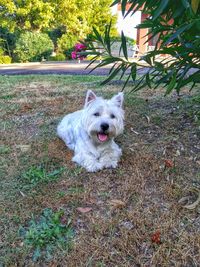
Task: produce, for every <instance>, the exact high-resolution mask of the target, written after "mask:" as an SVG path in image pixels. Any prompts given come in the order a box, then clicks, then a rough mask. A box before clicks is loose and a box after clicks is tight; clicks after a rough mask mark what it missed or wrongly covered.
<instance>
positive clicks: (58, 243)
mask: <svg viewBox="0 0 200 267" xmlns="http://www.w3.org/2000/svg"><path fill="white" fill-rule="evenodd" d="M19 234H20V236H21V238H22V241H23V242H24V244H25V246H28V247H29V248H30V250H32V259H33V261H34V262H35V261H37V260H39V259H45V260H50V259H52V257H53V254H54V251H55V250H57V249H60V250H65V251H69V250H71V249H72V244H73V238H74V230H73V228H72V226H71V220H70V219H67V217H66V215H65V213H64V211H63V210H59V211H57V212H53V211H52V209H44V211H43V213H42V214H41V216H40V217H39V218H35V217H34V216H33V217H32V219H31V220H30V222H29V223H28V226H24V227H20V229H19Z"/></svg>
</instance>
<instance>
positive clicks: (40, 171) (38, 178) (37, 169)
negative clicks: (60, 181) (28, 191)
mask: <svg viewBox="0 0 200 267" xmlns="http://www.w3.org/2000/svg"><path fill="white" fill-rule="evenodd" d="M47 168H48V166H45V164H41V165H39V166H31V167H30V168H29V169H28V170H27V171H26V172H24V173H23V174H22V180H23V182H25V183H26V186H25V187H27V186H28V187H30V186H31V187H34V186H36V185H38V184H39V183H48V182H51V181H55V180H56V179H57V178H58V177H59V175H60V174H61V173H62V172H63V171H64V168H63V167H57V168H53V169H51V170H50V171H48V170H47Z"/></svg>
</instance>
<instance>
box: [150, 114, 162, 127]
mask: <svg viewBox="0 0 200 267" xmlns="http://www.w3.org/2000/svg"><path fill="white" fill-rule="evenodd" d="M151 121H152V123H153V124H156V125H158V126H161V125H162V122H163V117H162V115H159V114H155V115H153V116H152V117H151Z"/></svg>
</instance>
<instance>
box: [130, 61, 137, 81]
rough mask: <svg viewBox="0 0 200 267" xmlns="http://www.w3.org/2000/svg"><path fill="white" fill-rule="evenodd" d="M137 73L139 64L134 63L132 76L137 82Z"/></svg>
mask: <svg viewBox="0 0 200 267" xmlns="http://www.w3.org/2000/svg"><path fill="white" fill-rule="evenodd" d="M136 74H137V65H136V64H134V65H133V66H132V67H131V77H132V80H133V81H134V82H135V79H136Z"/></svg>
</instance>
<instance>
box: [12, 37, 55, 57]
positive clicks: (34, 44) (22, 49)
mask: <svg viewBox="0 0 200 267" xmlns="http://www.w3.org/2000/svg"><path fill="white" fill-rule="evenodd" d="M53 49H54V46H53V42H52V41H51V39H50V38H49V36H48V35H47V34H46V33H34V32H25V33H22V34H21V35H20V37H19V39H17V41H16V48H15V54H16V58H17V60H18V61H20V62H26V61H41V60H42V59H43V58H48V57H49V56H50V55H51V53H52V51H53Z"/></svg>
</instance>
